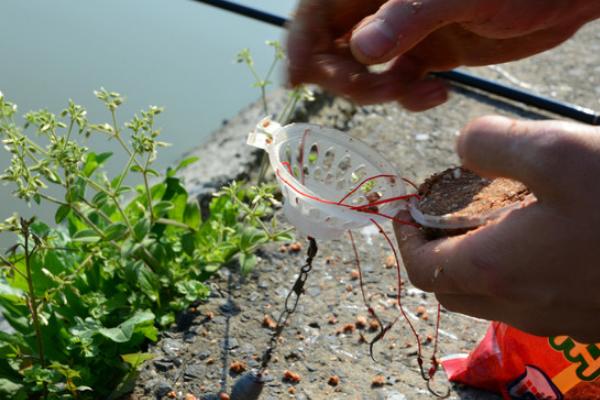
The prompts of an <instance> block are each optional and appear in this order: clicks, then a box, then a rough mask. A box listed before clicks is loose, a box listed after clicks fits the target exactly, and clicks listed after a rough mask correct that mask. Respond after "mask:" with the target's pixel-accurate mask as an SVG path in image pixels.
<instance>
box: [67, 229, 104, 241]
mask: <svg viewBox="0 0 600 400" xmlns="http://www.w3.org/2000/svg"><path fill="white" fill-rule="evenodd" d="M100 239H101V237H100V236H98V234H97V233H96V231H94V230H92V229H84V230H81V231H78V232H76V233H75V234H74V235H73V241H76V242H82V243H94V242H98V241H99V240H100Z"/></svg>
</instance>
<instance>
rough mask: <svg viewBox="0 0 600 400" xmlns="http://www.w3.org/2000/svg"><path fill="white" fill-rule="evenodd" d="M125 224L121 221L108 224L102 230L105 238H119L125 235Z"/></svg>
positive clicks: (126, 229)
mask: <svg viewBox="0 0 600 400" xmlns="http://www.w3.org/2000/svg"><path fill="white" fill-rule="evenodd" d="M127 231H128V228H127V225H125V224H124V223H122V222H116V223H113V224H112V225H110V226H109V227H108V228H106V230H105V231H104V234H105V235H106V239H107V240H121V239H123V238H124V237H125V236H126V235H127Z"/></svg>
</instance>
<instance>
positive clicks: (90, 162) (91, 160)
mask: <svg viewBox="0 0 600 400" xmlns="http://www.w3.org/2000/svg"><path fill="white" fill-rule="evenodd" d="M112 155H113V153H108V152H107V153H100V154H96V153H88V155H87V157H86V159H85V162H84V164H83V170H82V171H81V172H82V173H83V174H84V175H85V176H87V177H90V176H92V174H93V173H94V172H95V171H96V170H97V169H98V167H100V166H101V165H102V164H104V162H105V161H106V160H108V159H109V158H110V157H111V156H112Z"/></svg>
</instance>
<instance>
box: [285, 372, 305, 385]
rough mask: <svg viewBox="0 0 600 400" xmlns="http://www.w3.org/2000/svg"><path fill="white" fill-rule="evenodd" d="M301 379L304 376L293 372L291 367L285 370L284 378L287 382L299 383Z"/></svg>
mask: <svg viewBox="0 0 600 400" xmlns="http://www.w3.org/2000/svg"><path fill="white" fill-rule="evenodd" d="M301 379H302V378H301V377H300V374H297V373H295V372H292V371H290V370H289V369H286V370H285V371H283V380H284V381H285V382H292V383H298V382H300V380H301Z"/></svg>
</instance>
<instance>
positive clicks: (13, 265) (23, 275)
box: [0, 255, 27, 279]
mask: <svg viewBox="0 0 600 400" xmlns="http://www.w3.org/2000/svg"><path fill="white" fill-rule="evenodd" d="M0 261H2V262H3V263H4V264H5V265H6V266H7V267H9V268H10V269H11V270H13V272H15V273H17V274H19V275H20V276H21V277H22V278H24V279H27V275H25V274H24V273H22V272H21V271H19V269H18V268H17V267H16V265H15V264H13V263H11V262H10V261H8V260H7V259H6V258H4V257H3V256H2V255H0Z"/></svg>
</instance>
